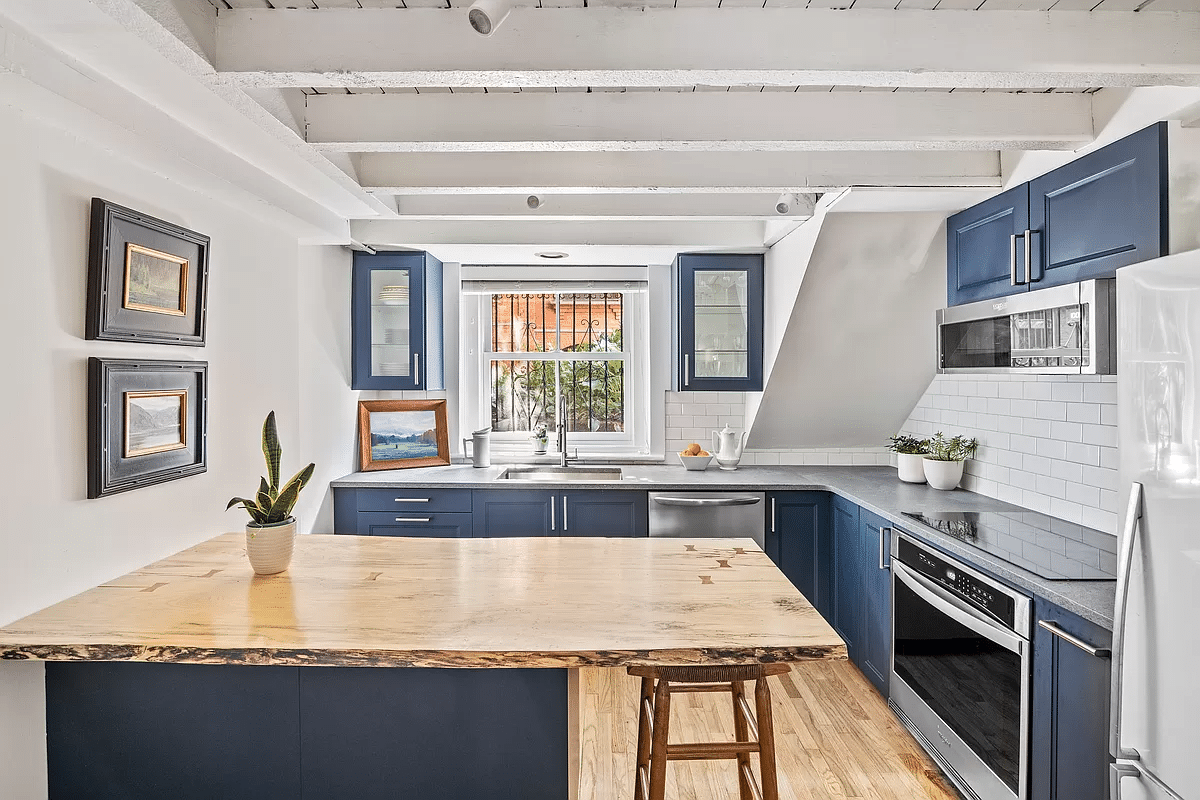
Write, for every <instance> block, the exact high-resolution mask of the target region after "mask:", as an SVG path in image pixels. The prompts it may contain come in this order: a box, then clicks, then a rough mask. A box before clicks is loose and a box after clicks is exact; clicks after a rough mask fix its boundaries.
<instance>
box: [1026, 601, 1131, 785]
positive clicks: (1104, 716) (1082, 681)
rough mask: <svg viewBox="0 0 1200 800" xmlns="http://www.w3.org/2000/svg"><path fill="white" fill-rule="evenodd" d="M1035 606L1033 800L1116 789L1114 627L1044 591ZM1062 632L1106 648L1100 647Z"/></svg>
mask: <svg viewBox="0 0 1200 800" xmlns="http://www.w3.org/2000/svg"><path fill="white" fill-rule="evenodd" d="M1033 607H1034V612H1035V618H1036V619H1037V621H1038V624H1035V626H1034V629H1033V685H1032V687H1031V688H1032V701H1031V705H1032V709H1033V711H1032V723H1031V729H1030V742H1031V747H1030V776H1031V784H1030V792H1029V797H1030V800H1097V798H1101V800H1102V799H1103V798H1105V797H1107V793H1108V786H1107V777H1108V732H1109V729H1108V726H1109V719H1108V711H1109V677H1110V674H1111V672H1110V670H1111V667H1112V661H1111V658H1110V656H1109V655H1108V651H1109V649H1110V648H1111V647H1112V633H1111V632H1110V631H1107V630H1105V629H1104V628H1101V627H1100V626H1098V625H1095V624H1093V623H1091V622H1088V621H1087V620H1085V619H1082V618H1080V617H1078V616H1076V615H1075V614H1072V613H1071V612H1069V611H1065V610H1063V609H1061V608H1059V607H1057V606H1055V605H1054V604H1053V603H1050V602H1048V601H1046V600H1042V599H1040V598H1035V599H1034V606H1033ZM1041 623H1045V624H1047V625H1050V626H1053V628H1054V629H1055V630H1052V629H1049V628H1046V627H1043V625H1042V624H1041ZM1059 632H1061V633H1065V634H1066V635H1067V636H1071V637H1074V638H1075V639H1077V640H1079V643H1080V644H1083V645H1084V646H1086V647H1089V648H1094V649H1097V650H1099V651H1101V652H1099V653H1097V654H1092V653H1090V652H1088V651H1087V650H1085V649H1083V648H1082V647H1080V646H1079V644H1075V643H1073V642H1071V641H1070V640H1069V639H1067V638H1064V637H1063V636H1062V635H1060V633H1059Z"/></svg>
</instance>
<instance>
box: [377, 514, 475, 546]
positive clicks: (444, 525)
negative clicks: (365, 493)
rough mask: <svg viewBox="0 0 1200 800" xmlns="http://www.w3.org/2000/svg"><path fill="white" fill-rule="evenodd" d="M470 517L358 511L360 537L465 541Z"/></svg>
mask: <svg viewBox="0 0 1200 800" xmlns="http://www.w3.org/2000/svg"><path fill="white" fill-rule="evenodd" d="M471 519H472V515H471V514H453V513H450V514H447V513H442V512H427V513H421V512H419V511H418V512H409V511H403V512H395V511H389V512H382V511H373V512H360V513H359V515H358V533H359V535H360V536H430V537H442V538H447V539H464V538H469V537H470V536H471Z"/></svg>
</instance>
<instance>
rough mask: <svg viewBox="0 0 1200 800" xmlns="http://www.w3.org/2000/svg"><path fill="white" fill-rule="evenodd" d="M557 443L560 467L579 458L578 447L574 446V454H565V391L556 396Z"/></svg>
mask: <svg viewBox="0 0 1200 800" xmlns="http://www.w3.org/2000/svg"><path fill="white" fill-rule="evenodd" d="M557 444H558V465H559V466H560V467H565V466H566V465H567V462H568V461H575V460H577V459H578V458H579V448H578V447H576V448H575V455H573V456H568V455H567V395H566V393H565V392H564V393H562V394H560V395H559V396H558V428H557Z"/></svg>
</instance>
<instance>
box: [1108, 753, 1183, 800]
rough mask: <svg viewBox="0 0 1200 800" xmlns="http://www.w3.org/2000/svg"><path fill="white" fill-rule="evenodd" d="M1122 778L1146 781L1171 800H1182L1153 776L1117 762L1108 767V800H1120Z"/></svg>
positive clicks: (1133, 765) (1176, 793)
mask: <svg viewBox="0 0 1200 800" xmlns="http://www.w3.org/2000/svg"><path fill="white" fill-rule="evenodd" d="M1122 778H1137V779H1138V780H1142V779H1145V780H1148V781H1149V782H1150V783H1153V784H1154V785H1155V786H1156V787H1158V790H1159V791H1160V792H1162V793H1163V794H1165V795H1166V796H1167V797H1169V798H1171V800H1183V797H1181V796H1180V795H1179V793H1178V792H1176V791H1175V790H1173V789H1172V788H1171V787H1170V786H1167V785H1166V784H1165V783H1163V782H1162V781H1160V780H1159V779H1158V778H1156V777H1154V775H1153V774H1152V773H1150V772H1147V771H1146V770H1144V769H1142V768H1141V767H1139V766H1137V765H1136V764H1124V763H1121V762H1117V763H1116V764H1109V765H1108V790H1109V791H1108V797H1109V800H1121V779H1122Z"/></svg>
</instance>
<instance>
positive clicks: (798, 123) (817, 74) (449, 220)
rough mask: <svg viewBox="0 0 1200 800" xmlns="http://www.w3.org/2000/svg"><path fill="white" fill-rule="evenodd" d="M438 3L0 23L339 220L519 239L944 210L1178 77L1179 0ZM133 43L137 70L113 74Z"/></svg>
mask: <svg viewBox="0 0 1200 800" xmlns="http://www.w3.org/2000/svg"><path fill="white" fill-rule="evenodd" d="M466 5H469V3H468V2H467V0H279V1H278V2H276V1H275V0H59V2H56V3H53V4H46V3H43V2H38V0H0V21H3V18H4V15H6V14H8V15H10V17H11V19H12V20H13V21H14V22H15V23H16V24H18V25H21V26H24V28H25V29H26V30H30V31H32V32H33V33H34V34H35V35H36V36H37V37H39V38H41V39H42V40H43V41H44V42H45V43H46V44H47V45H49V46H50V47H52V48H53V49H54V50H56V51H58V52H61V53H65V54H67V55H68V56H70V57H72V58H75V59H78V60H80V61H82V62H84V63H85V64H87V65H88V66H89V67H91V68H93V69H95V70H97V71H98V72H101V73H103V74H104V76H105V77H106V78H108V79H109V80H112V81H113V82H114V83H116V84H118V85H121V86H123V87H124V88H126V89H127V90H128V91H130V92H131V93H134V94H137V95H139V96H140V97H142V98H143V99H146V100H147V101H151V102H157V105H158V107H159V108H160V109H161V110H162V111H163V112H164V113H173V110H172V109H170V108H168V106H170V105H174V103H173V102H172V101H171V100H170V99H169V98H170V97H171V96H172V95H171V94H170V93H169V92H168V91H167V89H166V85H167V83H168V82H169V81H170V80H171V79H176V80H178V81H182V80H187V81H190V82H191V83H192V84H198V85H199V87H200V88H201V89H203V90H205V91H207V92H209V93H210V94H212V95H215V96H216V97H217V98H218V99H220V100H221V101H222V102H223V103H224V104H225V105H226V106H227V108H228V110H229V112H230V114H232V115H235V116H236V117H240V119H241V120H242V121H243V122H244V121H246V120H249V121H250V122H252V123H253V124H254V125H255V126H257V128H258V129H260V130H261V131H262V132H263V134H264V136H263V140H264V142H266V141H267V140H270V141H272V142H274V145H273V146H275V147H277V148H279V152H280V156H279V159H278V160H280V161H283V160H288V159H290V162H289V165H288V166H286V168H285V167H284V166H282V165H279V166H278V167H277V168H276V169H274V170H273V172H272V174H273V175H274V176H275V177H276V179H277V180H278V182H279V183H280V184H281V185H285V186H286V187H287V189H288V191H291V192H293V193H295V194H302V195H303V199H301V198H298V197H292V196H291V195H288V204H289V205H290V206H300V207H303V206H305V204H306V201H311V202H312V203H315V204H316V205H319V206H322V207H323V209H324V211H326V212H328V213H329V214H330V215H332V216H340V217H341V218H343V219H345V220H348V223H349V224H348V226H347V227H346V228H345V233H344V235H342V237H341V238H343V239H354V240H357V241H361V242H364V243H366V244H368V245H374V246H417V247H422V246H424V247H429V248H430V249H432V250H434V252H439V251H440V252H441V253H442V254H446V253H449V252H469V253H477V252H482V251H483V250H481V248H486V247H488V246H491V245H503V246H505V247H507V248H509V249H510V250H512V251H513V252H514V253H517V254H518V255H520V254H524V255H523V256H521V257H522V258H523V259H524V260H528V259H529V255H528V254H529V253H532V251H533V250H534V249H545V248H547V247H549V248H551V249H557V250H564V251H567V252H569V253H571V254H572V256H573V257H577V258H578V259H579V260H580V261H581V262H583V261H589V260H593V259H594V258H595V253H598V252H602V253H604V255H605V257H606V258H611V257H612V253H613V248H620V247H622V246H633V247H640V248H647V247H652V246H655V245H658V246H661V249H662V250H663V252H664V253H665V252H667V251H669V250H678V249H746V248H750V247H759V248H761V247H764V246H766V245H768V244H769V243H770V242H772V241H776V240H778V238H779V237H780V236H781V235H785V234H786V232H787V231H788V230H789V229H791V228H794V227H795V226H798V225H800V224H802V223H803V221H804V220H805V219H806V218H807V217H808V216H809V215H810V214H811V210H812V206H813V203H814V201H815V200H816V198H817V197H819V196H820V195H821V194H823V193H827V192H841V191H842V190H843V189H845V188H846V187H851V188H852V189H853V190H854V191H853V192H852V193H851V195H850V196H849V199H847V200H846V201H844V203H843V206H844V208H845V209H847V210H864V209H868V210H891V209H895V210H915V209H920V210H939V211H951V210H955V209H957V208H962V207H965V206H966V205H969V204H970V203H973V202H976V201H977V200H979V199H981V198H983V197H985V196H987V195H988V194H990V193H994V192H996V191H997V190H998V189H999V188H1000V187H1001V186H1002V185H1003V183H1004V175H1003V174H1002V164H1003V163H1007V162H1008V161H1009V159H1008V156H1010V155H1013V154H1020V153H1027V152H1036V151H1062V152H1071V151H1074V150H1078V149H1080V148H1085V147H1087V146H1089V145H1090V144H1092V143H1093V142H1094V141H1095V138H1096V135H1097V133H1098V131H1097V129H1096V128H1097V122H1096V116H1097V115H1096V107H1097V106H1096V103H1097V98H1098V97H1103V96H1104V95H1105V93H1106V92H1125V91H1128V90H1130V89H1134V88H1137V87H1143V86H1177V87H1197V86H1200V0H1100V1H1099V2H1096V0H984V1H983V2H980V0H899V2H898V3H897V2H894V0H853V1H851V0H812V1H811V2H809V1H808V0H765V1H764V0H639V1H638V2H630V0H546V1H545V2H540V3H539V4H538V5H536V6H534V5H521V6H518V7H517V8H515V9H514V11H513V12H512V14H511V15H510V16H509V17H508V19H507V20H506V21H505V22H504V23H503V24H502V25H501V26H499V28H498V29H497V30H496V31H495V33H494V34H493V35H492V36H491V37H488V38H484V37H481V36H479V35H477V34H475V33H474V32H473V31H471V30H470V27H469V25H468V23H467V17H466V10H465V6H466ZM73 9H74V13H72V10H73ZM847 9H848V10H847ZM88 25H92V26H93V27H94V28H95V30H94V31H91V32H90V35H89V31H88V30H87V26H88ZM101 34H103V35H101ZM105 48H108V49H109V50H111V51H112V52H108V51H106V50H105ZM121 48H125V52H117V51H118V50H120V49H121ZM142 50H144V51H145V52H144V53H141V52H140V51H142ZM135 57H136V58H135ZM155 57H157V58H158V59H159V61H160V62H161V69H162V70H163V72H162V73H161V74H160V75H156V76H155V78H156V79H157V80H158V81H159V82H160V83H162V84H163V85H162V86H161V87H156V88H157V89H158V92H157V94H155V93H154V92H148V91H147V90H146V87H145V86H144V85H135V84H143V83H144V82H145V81H147V80H149V78H147V77H146V76H145V74H144V73H145V71H146V70H147V68H148V67H147V65H152V64H153V61H154V58H155ZM135 61H136V62H137V63H138V64H139V65H140V66H138V67H135V66H134V62H135ZM138 69H140V70H141V71H142V73H141V74H139V73H137V70H138ZM170 71H174V73H176V74H175V75H174V76H172V75H171V74H169V72H170ZM151 95H153V96H155V97H157V98H158V99H157V100H156V101H152V100H151ZM174 96H180V93H179V92H178V91H176V92H175V94H174ZM180 102H182V101H180ZM174 116H175V117H176V118H178V117H179V116H180V115H179V114H174ZM222 116H223V115H222ZM230 118H231V119H234V118H235V117H230ZM214 120H215V118H214ZM213 125H214V126H215V125H216V122H215V121H214V122H213ZM193 127H195V126H193ZM209 138H212V137H209ZM242 139H243V141H245V140H246V137H245V136H243V137H242ZM249 149H250V147H249V145H248V144H243V145H239V146H237V147H230V150H231V151H232V152H233V154H234V156H233V157H236V158H237V159H239V161H238V162H237V163H242V164H245V163H253V164H254V165H255V166H256V167H258V165H259V164H261V159H259V158H255V159H253V160H251V159H250V157H249V156H248V155H247V152H248V150H249ZM285 156H286V158H285ZM1002 156H1005V158H1002ZM226 172H227V173H228V174H229V176H230V179H231V180H233V181H235V182H238V181H239V180H240V181H243V182H245V183H246V184H247V185H246V186H244V187H243V188H247V189H248V190H250V191H254V192H257V193H258V194H259V195H260V196H261V195H263V194H264V192H263V190H262V187H261V186H259V185H257V184H258V183H261V182H262V181H263V180H266V177H265V176H264V175H261V174H258V172H257V171H255V172H254V181H255V182H256V185H255V186H253V187H251V186H249V185H248V184H249V183H250V181H249V178H245V179H239V178H238V177H237V176H238V175H239V174H240V173H239V172H238V170H236V169H234V168H233V167H232V166H231V167H229V168H227V170H226ZM314 184H319V185H320V187H322V188H321V191H312V190H302V189H301V188H300V187H301V186H303V185H310V186H311V185H314ZM280 191H281V192H282V191H283V190H282V189H281V190H280ZM783 192H791V193H794V194H796V195H797V196H798V198H799V199H798V202H796V203H794V204H793V211H791V212H790V213H789V214H788V215H785V216H780V215H777V214H776V212H775V210H774V206H775V201H776V199H777V198H778V196H779V195H780V193H783ZM529 195H536V196H537V197H538V198H539V199H540V201H541V202H540V204H539V205H538V207H537V208H530V207H529V206H528V205H527V197H528V196H529ZM305 214H306V215H307V216H308V217H309V218H314V217H317V216H319V215H318V214H317V213H316V212H315V211H313V210H309V209H305ZM330 227H336V226H329V225H327V224H324V225H323V228H324V229H325V234H323V235H324V236H325V237H326V238H330V239H333V240H336V239H337V238H339V237H338V235H337V234H332V235H330V234H329V229H330ZM318 238H319V237H318ZM589 248H591V249H592V250H593V254H592V257H591V258H588V257H586V256H585V255H584V253H585V252H586V251H587V250H588V249H589ZM514 257H516V256H514Z"/></svg>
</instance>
